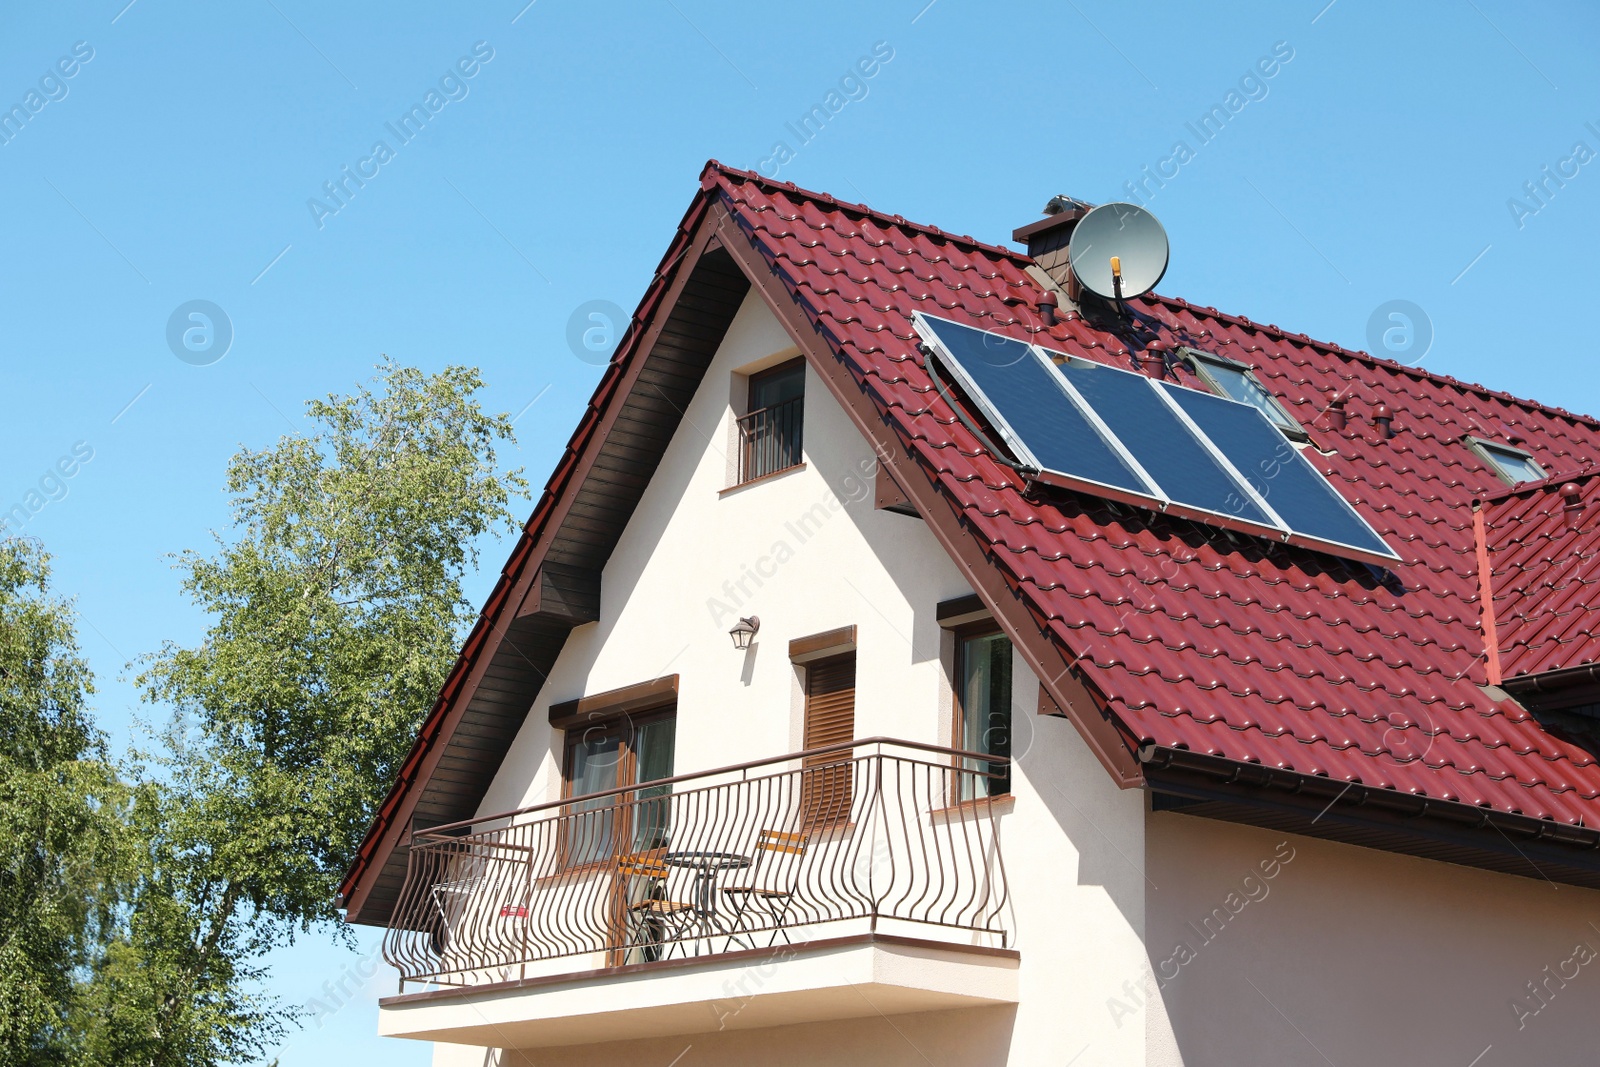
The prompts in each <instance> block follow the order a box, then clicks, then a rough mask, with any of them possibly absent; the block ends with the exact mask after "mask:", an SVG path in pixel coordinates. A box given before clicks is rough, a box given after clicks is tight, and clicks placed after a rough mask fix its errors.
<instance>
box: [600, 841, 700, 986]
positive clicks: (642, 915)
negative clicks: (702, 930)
mask: <svg viewBox="0 0 1600 1067" xmlns="http://www.w3.org/2000/svg"><path fill="white" fill-rule="evenodd" d="M664 854H665V850H664V849H654V850H652V851H649V852H630V853H625V854H623V855H621V856H618V857H617V875H618V877H619V878H621V879H623V900H624V903H625V906H626V909H627V916H628V936H627V938H626V941H625V943H624V945H623V949H622V951H623V955H624V956H626V955H627V953H628V952H630V951H632V950H634V949H638V950H639V951H640V952H641V953H643V955H644V957H645V960H646V961H647V962H648V961H654V960H659V959H664V958H665V957H666V955H667V954H668V953H670V952H671V951H672V943H673V942H676V943H677V944H678V945H679V946H680V949H681V947H682V944H683V941H682V935H683V933H684V932H685V931H686V930H687V929H688V928H689V926H690V925H691V924H692V921H693V919H694V915H695V912H694V905H693V904H689V903H686V902H684V901H681V900H668V899H667V898H666V888H667V874H668V873H669V872H670V870H671V868H669V867H668V866H667V865H666V863H665V862H663V860H662V856H663V855H664ZM635 879H639V880H642V882H643V884H642V885H640V884H639V882H636V881H635ZM635 890H639V891H641V892H642V894H643V895H642V897H640V898H638V899H635Z"/></svg>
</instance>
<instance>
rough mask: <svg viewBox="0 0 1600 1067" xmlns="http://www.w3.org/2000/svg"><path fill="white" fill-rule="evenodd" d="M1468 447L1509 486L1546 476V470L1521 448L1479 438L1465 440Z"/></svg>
mask: <svg viewBox="0 0 1600 1067" xmlns="http://www.w3.org/2000/svg"><path fill="white" fill-rule="evenodd" d="M1464 440H1465V441H1466V442H1467V447H1469V448H1471V449H1472V450H1473V451H1474V452H1476V453H1477V454H1478V458H1479V459H1482V460H1483V461H1484V462H1486V463H1488V464H1489V466H1490V467H1491V468H1493V470H1494V472H1495V473H1496V474H1498V475H1499V476H1500V477H1501V478H1503V479H1505V482H1506V484H1507V485H1516V484H1518V483H1520V482H1536V481H1538V480H1539V479H1541V478H1543V477H1544V476H1545V469H1544V468H1543V467H1541V466H1539V464H1538V463H1536V462H1534V459H1533V457H1532V456H1530V455H1529V454H1528V453H1526V452H1524V451H1523V450H1522V449H1520V448H1512V447H1511V446H1510V445H1497V444H1494V443H1492V442H1489V441H1484V440H1482V439H1480V438H1477V437H1467V438H1464Z"/></svg>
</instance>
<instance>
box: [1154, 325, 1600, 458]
mask: <svg viewBox="0 0 1600 1067" xmlns="http://www.w3.org/2000/svg"><path fill="white" fill-rule="evenodd" d="M1145 299H1146V300H1147V301H1160V302H1162V303H1165V304H1168V305H1176V306H1177V307H1180V308H1182V309H1183V310H1186V311H1191V312H1195V313H1198V314H1203V315H1205V316H1206V317H1207V318H1212V319H1219V320H1223V321H1227V322H1231V323H1233V324H1235V325H1238V326H1243V327H1245V328H1246V329H1250V330H1255V331H1257V332H1259V333H1266V334H1270V335H1272V336H1274V337H1276V338H1278V339H1280V340H1284V341H1293V342H1296V343H1298V344H1302V345H1309V346H1311V347H1312V348H1316V349H1320V350H1322V351H1324V352H1331V353H1333V354H1334V355H1339V356H1347V357H1350V358H1353V359H1358V360H1362V361H1364V362H1366V363H1369V364H1371V365H1372V366H1374V367H1380V368H1382V369H1384V370H1391V371H1399V372H1401V373H1402V374H1407V375H1410V376H1411V377H1413V378H1417V379H1420V380H1422V381H1430V382H1435V383H1437V384H1440V385H1449V386H1454V387H1455V388H1457V389H1461V390H1463V391H1465V392H1469V393H1476V394H1478V395H1479V396H1486V397H1492V398H1494V399H1496V400H1506V401H1510V402H1511V403H1513V404H1517V405H1520V406H1522V407H1524V408H1529V409H1532V410H1535V411H1541V412H1544V413H1545V414H1547V415H1555V416H1557V417H1558V418H1563V419H1571V420H1572V421H1573V422H1581V423H1584V424H1586V425H1588V426H1592V427H1596V428H1600V418H1597V417H1595V416H1593V415H1584V414H1582V413H1580V412H1576V411H1568V410H1567V409H1566V408H1563V407H1557V406H1556V405H1554V404H1546V403H1544V402H1543V401H1539V400H1533V399H1530V398H1528V397H1525V396H1517V395H1516V394H1515V393H1508V392H1506V391H1505V390H1503V389H1491V388H1490V387H1489V386H1487V385H1483V384H1482V383H1479V382H1467V381H1462V380H1461V379H1460V378H1456V377H1453V376H1451V375H1449V374H1440V373H1438V372H1436V371H1431V370H1423V369H1422V368H1421V367H1413V366H1410V365H1409V364H1405V363H1401V362H1399V361H1398V360H1393V359H1385V358H1383V357H1382V356H1375V355H1373V354H1372V353H1370V352H1368V351H1366V350H1364V349H1360V348H1345V347H1344V346H1343V345H1340V344H1338V343H1337V342H1334V341H1319V340H1317V339H1316V338H1315V337H1312V336H1310V335H1308V334H1304V333H1291V332H1290V331H1288V330H1285V329H1284V328H1283V327H1281V326H1278V325H1275V324H1273V323H1266V322H1256V321H1255V320H1253V319H1251V318H1250V317H1248V316H1246V315H1237V314H1234V313H1232V312H1228V311H1218V310H1217V309H1216V308H1214V307H1209V306H1207V305H1204V304H1196V303H1194V302H1192V301H1189V300H1185V299H1184V298H1183V297H1181V296H1162V295H1161V294H1160V293H1147V294H1146V296H1145Z"/></svg>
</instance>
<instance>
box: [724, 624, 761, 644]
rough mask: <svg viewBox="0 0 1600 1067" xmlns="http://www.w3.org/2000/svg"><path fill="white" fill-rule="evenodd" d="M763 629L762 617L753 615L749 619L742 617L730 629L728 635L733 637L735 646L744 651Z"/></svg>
mask: <svg viewBox="0 0 1600 1067" xmlns="http://www.w3.org/2000/svg"><path fill="white" fill-rule="evenodd" d="M759 629H761V619H760V618H759V617H757V616H755V615H751V616H750V617H749V618H747V619H740V620H739V621H738V622H736V623H734V626H733V629H731V630H729V631H728V636H729V637H731V638H733V647H734V648H736V649H738V650H739V651H741V652H743V651H744V650H745V649H747V648H749V647H750V639H751V638H752V637H754V636H755V635H756V631H757V630H759Z"/></svg>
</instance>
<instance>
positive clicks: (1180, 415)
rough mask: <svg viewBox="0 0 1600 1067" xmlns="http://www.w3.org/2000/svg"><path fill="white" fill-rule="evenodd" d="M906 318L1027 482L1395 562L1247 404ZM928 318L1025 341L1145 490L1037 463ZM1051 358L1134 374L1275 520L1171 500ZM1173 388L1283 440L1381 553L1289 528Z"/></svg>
mask: <svg viewBox="0 0 1600 1067" xmlns="http://www.w3.org/2000/svg"><path fill="white" fill-rule="evenodd" d="M912 322H913V325H914V326H915V328H916V330H917V333H918V334H919V336H921V338H922V339H923V340H924V341H925V342H926V343H927V344H928V345H929V346H930V349H931V350H932V351H934V352H935V353H936V354H937V355H938V357H939V362H940V363H941V364H942V365H943V366H944V367H945V368H946V369H947V370H948V371H949V372H950V374H951V375H952V377H954V378H955V380H956V381H957V383H958V384H959V385H960V386H961V387H962V389H963V390H964V391H965V392H966V393H967V395H968V396H969V397H970V398H971V399H972V400H974V401H975V402H976V403H977V404H978V405H979V407H980V408H981V409H982V410H983V414H984V417H985V418H986V419H988V420H989V422H990V423H991V424H993V425H994V428H995V430H996V431H997V432H998V433H999V434H1000V436H1001V437H1002V438H1003V439H1004V441H1005V444H1006V446H1007V447H1008V448H1010V449H1011V450H1012V452H1013V454H1014V455H1015V456H1016V458H1017V459H1018V460H1020V461H1021V462H1023V463H1025V464H1026V465H1028V467H1030V468H1031V469H1030V470H1029V471H1028V472H1025V473H1026V476H1027V477H1028V478H1030V479H1031V480H1034V481H1039V482H1043V483H1045V484H1048V485H1056V486H1060V487H1062V488H1066V489H1071V490H1074V491H1077V492H1083V493H1088V494H1090V495H1093V496H1099V497H1102V498H1105V499H1109V500H1118V501H1121V502H1124V503H1129V504H1133V505H1135V506H1137V507H1142V508H1148V509H1151V510H1155V511H1158V512H1161V513H1163V514H1168V515H1172V516H1174V517H1181V518H1187V519H1192V520H1194V521H1197V522H1201V523H1205V524H1207V525H1211V526H1219V527H1222V528H1225V529H1230V530H1238V531H1240V532H1243V533H1248V534H1252V535H1254V536H1257V537H1264V538H1268V539H1272V540H1277V541H1281V542H1284V543H1287V544H1292V545H1297V546H1300V547H1304V548H1310V549H1314V550H1317V551H1321V552H1328V553H1330V554H1332V555H1335V556H1339V557H1342V558H1345V559H1352V560H1356V561H1358V562H1363V563H1371V564H1376V565H1378V566H1388V565H1390V564H1392V563H1395V562H1399V561H1400V556H1399V555H1398V554H1396V553H1395V552H1394V550H1393V549H1390V548H1389V545H1388V542H1387V541H1385V540H1384V538H1383V535H1381V534H1380V533H1378V531H1377V530H1376V529H1375V528H1374V527H1373V525H1372V524H1371V523H1370V522H1368V521H1367V519H1366V517H1365V516H1364V515H1362V514H1361V512H1360V511H1358V510H1357V509H1356V507H1355V506H1354V505H1353V504H1351V503H1350V501H1348V500H1346V499H1345V498H1344V496H1343V494H1341V493H1340V492H1339V491H1338V490H1337V489H1336V488H1334V486H1333V485H1332V484H1331V483H1330V482H1329V481H1328V479H1327V476H1326V475H1324V474H1323V473H1322V472H1321V471H1319V470H1317V469H1316V467H1314V466H1313V465H1312V464H1311V462H1310V461H1309V460H1308V459H1306V457H1305V456H1304V455H1303V454H1301V451H1300V449H1299V448H1297V447H1295V445H1294V442H1293V441H1291V440H1289V438H1288V437H1287V436H1286V435H1285V434H1284V433H1283V431H1282V429H1281V428H1280V427H1279V426H1277V425H1276V424H1275V423H1274V422H1273V421H1272V420H1271V419H1269V418H1268V417H1267V416H1266V415H1264V414H1263V413H1262V412H1261V411H1260V410H1259V409H1258V408H1256V407H1255V406H1254V405H1251V404H1248V403H1245V402H1243V401H1240V400H1235V399H1233V398H1232V397H1230V396H1219V395H1217V394H1216V393H1211V392H1205V391H1202V390H1198V389H1188V388H1187V387H1185V386H1181V385H1173V384H1171V383H1168V382H1163V381H1156V380H1154V379H1151V378H1149V377H1147V376H1146V375H1143V374H1138V373H1135V372H1133V371H1128V370H1123V369H1122V368H1120V367H1113V366H1111V365H1110V364H1105V363H1099V362H1097V361H1093V360H1084V359H1081V358H1078V357H1074V356H1069V355H1067V354H1066V353H1063V352H1057V351H1054V350H1051V349H1046V348H1043V347H1041V346H1039V345H1037V344H1033V343H1030V342H1027V341H1021V340H1018V339H1016V338H1013V337H1006V336H1005V335H1003V334H999V333H996V332H995V331H992V330H983V329H981V328H979V327H974V326H968V325H966V324H964V323H959V322H955V321H953V320H950V319H944V318H940V317H938V316H934V315H926V314H924V313H923V312H920V311H918V312H915V313H914V314H913V316H912ZM934 323H943V324H948V325H950V326H954V327H957V328H959V329H962V330H968V331H975V332H979V333H986V334H990V335H991V336H994V337H997V338H999V339H1001V340H1003V341H1005V342H1007V343H1008V344H1012V345H1019V346H1023V347H1025V348H1026V349H1027V350H1028V352H1029V354H1030V355H1031V356H1032V357H1033V358H1034V359H1036V360H1038V361H1039V362H1040V363H1042V364H1043V365H1044V367H1045V368H1047V369H1048V370H1049V371H1050V377H1051V379H1052V380H1053V381H1054V382H1056V383H1057V385H1058V387H1059V388H1060V390H1061V393H1062V396H1063V397H1064V398H1065V399H1066V401H1067V403H1068V404H1069V405H1070V406H1071V407H1072V409H1073V410H1074V411H1075V412H1076V413H1077V414H1078V415H1079V416H1081V417H1082V418H1083V419H1085V420H1086V421H1087V422H1088V423H1089V424H1090V426H1091V427H1092V428H1093V429H1094V431H1095V433H1096V434H1097V435H1098V436H1099V438H1100V440H1101V441H1102V442H1103V443H1104V444H1105V446H1106V447H1107V448H1108V449H1109V450H1110V451H1111V452H1113V453H1114V454H1115V455H1116V457H1117V458H1118V459H1120V460H1121V462H1122V463H1123V464H1124V465H1125V466H1126V467H1127V468H1128V470H1129V471H1131V472H1132V473H1133V474H1134V476H1135V477H1136V478H1138V479H1140V480H1142V481H1143V482H1144V483H1145V485H1146V486H1148V487H1149V489H1150V492H1148V493H1139V492H1136V491H1130V490H1128V489H1126V488H1125V487H1122V486H1117V485H1111V484H1108V483H1105V482H1101V481H1098V480H1096V479H1094V478H1090V477H1087V476H1084V475H1080V474H1072V473H1070V472H1067V471H1062V470H1058V469H1053V468H1051V467H1048V466H1046V465H1045V464H1044V463H1043V462H1041V461H1040V459H1039V457H1038V456H1037V455H1036V454H1035V453H1034V452H1033V450H1032V449H1031V448H1029V447H1028V444H1027V442H1026V440H1025V439H1024V438H1023V436H1022V435H1021V434H1020V433H1018V432H1017V430H1016V429H1015V427H1013V426H1012V425H1011V424H1010V423H1009V422H1008V421H1006V418H1005V415H1004V413H1003V412H1001V410H1000V407H999V405H997V404H995V403H994V401H993V400H992V399H991V398H990V397H989V396H988V394H986V393H985V392H984V390H983V388H982V387H981V386H980V385H979V384H978V383H977V382H976V381H975V380H974V379H973V378H972V376H971V375H970V374H969V373H968V372H967V370H966V368H965V367H964V366H963V365H962V362H961V360H960V358H958V357H957V356H956V355H955V354H954V352H953V351H952V350H951V349H950V347H949V345H948V344H947V343H946V342H945V341H944V340H943V339H942V338H941V337H940V334H939V330H938V327H937V326H935V325H934ZM1058 363H1068V364H1092V365H1094V366H1095V367H1097V368H1104V369H1106V370H1109V371H1113V372H1115V373H1119V374H1127V375H1128V376H1129V377H1134V378H1138V379H1140V380H1141V381H1143V382H1144V383H1145V384H1146V386H1148V387H1149V388H1150V390H1151V391H1152V392H1154V393H1155V394H1156V395H1157V396H1158V397H1160V398H1161V401H1162V402H1163V403H1164V404H1165V405H1166V406H1167V408H1168V409H1169V410H1170V411H1171V412H1172V413H1173V415H1174V416H1176V418H1177V419H1178V420H1179V422H1180V423H1181V424H1182V425H1183V426H1184V428H1185V429H1186V430H1187V431H1188V433H1189V434H1190V436H1192V438H1193V439H1194V440H1193V443H1194V444H1195V445H1196V446H1197V447H1199V448H1201V449H1203V450H1204V451H1205V452H1206V454H1207V455H1208V456H1209V458H1211V459H1212V460H1213V461H1214V462H1215V463H1216V464H1217V465H1218V466H1219V467H1220V468H1221V469H1222V470H1223V471H1224V472H1225V473H1226V474H1227V476H1228V477H1229V478H1230V479H1232V480H1233V482H1234V483H1235V484H1236V485H1237V487H1238V488H1239V489H1241V490H1242V491H1243V493H1244V495H1245V497H1246V498H1247V499H1248V500H1249V501H1250V502H1251V503H1252V504H1254V505H1255V506H1256V507H1257V508H1258V509H1259V510H1260V511H1261V513H1262V514H1263V515H1265V516H1266V517H1267V518H1269V519H1270V520H1271V521H1272V522H1273V523H1275V524H1276V525H1273V526H1265V525H1262V524H1261V523H1258V522H1256V521H1254V520H1252V519H1248V518H1243V517H1240V516H1236V515H1230V514H1228V513H1226V512H1221V511H1214V510H1211V509H1209V508H1205V507H1200V506H1198V505H1192V504H1185V503H1182V502H1180V501H1176V500H1174V499H1172V497H1171V496H1170V494H1169V493H1168V492H1167V491H1166V490H1165V489H1163V488H1162V487H1161V484H1160V483H1159V482H1158V481H1157V480H1156V478H1155V477H1154V476H1153V475H1151V474H1150V472H1149V471H1148V470H1147V469H1145V467H1144V465H1143V464H1141V463H1140V462H1139V460H1138V457H1137V456H1135V455H1134V453H1133V451H1132V450H1131V449H1130V448H1128V446H1127V445H1126V444H1125V443H1124V442H1123V440H1122V439H1121V437H1120V436H1119V435H1118V434H1117V433H1116V432H1115V431H1113V430H1112V429H1111V427H1110V426H1108V425H1107V424H1106V422H1105V420H1104V419H1103V418H1101V416H1100V414H1099V412H1098V411H1097V410H1096V409H1095V406H1094V405H1093V404H1092V403H1090V402H1089V401H1088V399H1087V398H1086V397H1084V395H1083V394H1082V393H1081V392H1080V391H1079V390H1078V388H1077V387H1076V386H1075V385H1074V384H1073V383H1072V381H1071V379H1070V378H1069V377H1068V376H1067V374H1066V373H1064V372H1063V371H1062V370H1061V368H1060V366H1059V365H1058ZM1178 389H1183V390H1184V391H1185V393H1193V394H1194V395H1195V396H1197V397H1204V398H1205V399H1206V402H1208V403H1222V404H1229V405H1232V406H1233V407H1234V408H1236V409H1240V414H1241V415H1242V414H1243V413H1245V412H1248V417H1250V418H1252V419H1254V420H1256V421H1258V422H1259V423H1260V424H1261V426H1262V427H1264V428H1265V429H1266V430H1268V431H1269V432H1270V433H1271V434H1272V435H1274V436H1275V437H1278V438H1281V439H1282V440H1283V443H1284V445H1285V446H1286V447H1287V448H1288V449H1289V452H1290V453H1291V454H1292V455H1291V457H1290V458H1289V460H1288V462H1299V463H1300V464H1303V465H1304V472H1305V473H1306V474H1307V475H1309V476H1311V478H1312V479H1314V480H1315V481H1316V482H1317V483H1319V484H1321V485H1322V486H1323V487H1324V488H1325V489H1326V491H1327V493H1328V495H1329V497H1330V498H1331V499H1332V500H1333V501H1337V503H1338V504H1339V505H1342V507H1343V509H1344V511H1345V513H1346V514H1347V517H1349V518H1353V519H1355V520H1356V522H1357V523H1359V524H1360V526H1361V527H1362V528H1364V529H1365V531H1366V532H1367V534H1368V535H1369V536H1370V537H1371V538H1372V541H1373V543H1374V544H1377V545H1381V546H1383V549H1384V551H1383V552H1378V551H1374V550H1373V549H1372V548H1370V547H1364V546H1361V545H1354V544H1349V543H1347V542H1344V541H1340V540H1338V539H1336V538H1330V537H1322V536H1319V535H1317V534H1312V533H1307V532H1305V531H1304V530H1299V529H1295V528H1294V527H1292V526H1290V525H1289V523H1288V522H1287V521H1286V520H1285V519H1284V517H1283V515H1282V514H1281V513H1280V512H1279V511H1278V510H1277V509H1276V508H1274V507H1273V506H1272V504H1271V503H1270V502H1269V501H1268V500H1267V498H1266V496H1265V495H1264V494H1262V493H1260V492H1258V491H1257V490H1256V488H1255V486H1254V485H1253V484H1252V481H1251V479H1250V477H1249V476H1248V475H1247V474H1245V472H1244V471H1242V470H1240V468H1239V467H1238V466H1237V465H1236V464H1235V463H1234V461H1233V459H1232V458H1231V457H1230V456H1229V455H1228V453H1227V451H1226V450H1225V449H1223V448H1222V447H1221V446H1220V445H1219V444H1218V443H1217V441H1216V440H1215V439H1213V438H1212V436H1211V435H1210V434H1209V433H1208V432H1206V430H1205V429H1204V428H1203V427H1201V426H1200V424H1199V423H1198V422H1197V421H1196V420H1195V419H1194V418H1193V417H1192V416H1191V415H1190V414H1189V412H1188V411H1186V410H1185V409H1184V406H1183V405H1182V404H1181V403H1180V402H1179V401H1178V399H1177V397H1176V395H1175V394H1174V391H1175V390H1178Z"/></svg>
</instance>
